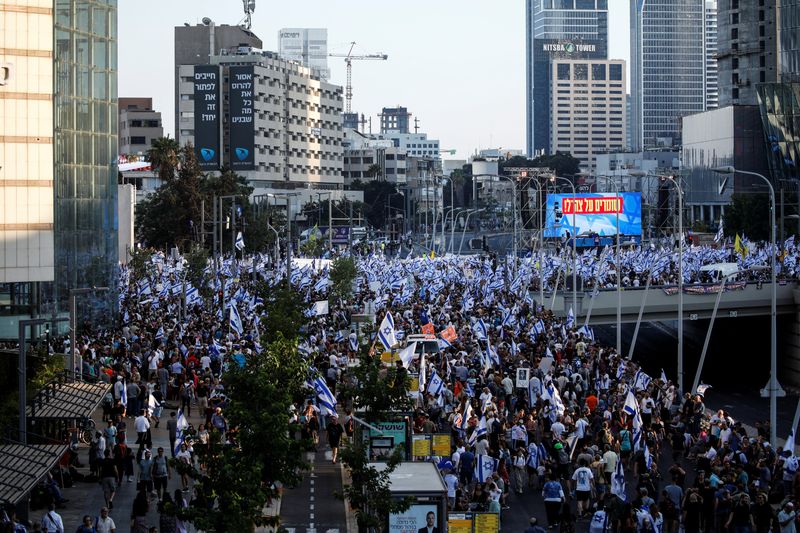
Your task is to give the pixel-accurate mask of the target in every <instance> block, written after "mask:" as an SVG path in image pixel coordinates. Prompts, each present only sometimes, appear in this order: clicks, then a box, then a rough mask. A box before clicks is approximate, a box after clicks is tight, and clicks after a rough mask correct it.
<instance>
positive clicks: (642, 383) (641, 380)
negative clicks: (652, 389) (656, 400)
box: [633, 370, 653, 390]
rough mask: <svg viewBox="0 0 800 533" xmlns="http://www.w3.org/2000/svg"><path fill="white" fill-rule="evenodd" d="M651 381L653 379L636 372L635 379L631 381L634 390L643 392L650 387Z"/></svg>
mask: <svg viewBox="0 0 800 533" xmlns="http://www.w3.org/2000/svg"><path fill="white" fill-rule="evenodd" d="M651 381H653V378H651V377H650V376H648V375H647V374H645V373H644V372H642V371H641V370H638V371H637V372H636V378H635V379H634V380H633V388H635V389H636V390H644V389H646V388H647V386H648V385H650V382H651Z"/></svg>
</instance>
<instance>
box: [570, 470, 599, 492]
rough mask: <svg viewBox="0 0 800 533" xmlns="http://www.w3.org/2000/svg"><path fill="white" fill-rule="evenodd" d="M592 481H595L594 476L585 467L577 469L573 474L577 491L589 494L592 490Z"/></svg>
mask: <svg viewBox="0 0 800 533" xmlns="http://www.w3.org/2000/svg"><path fill="white" fill-rule="evenodd" d="M592 479H594V474H592V471H591V470H590V469H589V468H588V467H585V466H582V467H580V468H578V469H576V470H575V472H574V473H573V474H572V481H574V482H575V490H577V491H581V492H589V491H590V490H592Z"/></svg>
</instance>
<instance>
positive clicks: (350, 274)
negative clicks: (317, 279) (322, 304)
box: [329, 256, 358, 300]
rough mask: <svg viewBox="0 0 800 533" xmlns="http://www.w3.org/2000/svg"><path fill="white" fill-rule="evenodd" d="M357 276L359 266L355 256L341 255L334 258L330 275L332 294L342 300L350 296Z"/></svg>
mask: <svg viewBox="0 0 800 533" xmlns="http://www.w3.org/2000/svg"><path fill="white" fill-rule="evenodd" d="M356 276H358V266H357V265H356V260H355V259H353V257H351V256H340V257H337V258H336V259H334V260H333V263H332V264H331V271H330V275H329V278H330V280H331V288H330V291H331V296H333V297H334V298H338V299H340V300H344V299H345V298H347V297H348V296H350V293H351V292H352V290H353V281H355V279H356Z"/></svg>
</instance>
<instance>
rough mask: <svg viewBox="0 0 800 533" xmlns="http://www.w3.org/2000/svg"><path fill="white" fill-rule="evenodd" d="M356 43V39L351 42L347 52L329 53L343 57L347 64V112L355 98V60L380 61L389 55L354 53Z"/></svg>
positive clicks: (345, 96)
mask: <svg viewBox="0 0 800 533" xmlns="http://www.w3.org/2000/svg"><path fill="white" fill-rule="evenodd" d="M355 45H356V43H355V41H353V42H351V43H350V50H349V51H348V52H347V54H328V55H329V56H330V57H343V58H344V62H345V64H346V65H347V87H346V88H345V92H344V98H345V113H350V109H351V108H350V103H351V102H352V100H353V61H365V60H367V59H375V60H378V61H386V60H387V59H389V56H388V55H386V54H380V53H378V54H366V55H359V56H354V55H353V47H354V46H355Z"/></svg>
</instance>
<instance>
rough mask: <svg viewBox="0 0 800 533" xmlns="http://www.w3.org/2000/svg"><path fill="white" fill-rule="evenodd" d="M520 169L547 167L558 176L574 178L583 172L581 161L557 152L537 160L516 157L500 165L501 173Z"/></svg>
mask: <svg viewBox="0 0 800 533" xmlns="http://www.w3.org/2000/svg"><path fill="white" fill-rule="evenodd" d="M519 167H525V168H532V167H547V168H551V169H553V170H555V171H556V175H558V176H573V175H575V174H577V173H579V172H580V170H581V169H580V160H579V159H576V158H574V157H572V155H570V154H568V153H564V152H556V153H555V154H553V155H542V156H539V157H537V158H535V159H528V158H527V157H524V156H521V155H516V156H514V157H511V158H509V159H507V160H505V161H503V162H502V163H500V170H501V171H503V170H504V169H506V168H519Z"/></svg>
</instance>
